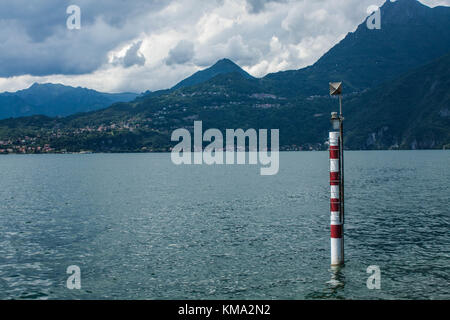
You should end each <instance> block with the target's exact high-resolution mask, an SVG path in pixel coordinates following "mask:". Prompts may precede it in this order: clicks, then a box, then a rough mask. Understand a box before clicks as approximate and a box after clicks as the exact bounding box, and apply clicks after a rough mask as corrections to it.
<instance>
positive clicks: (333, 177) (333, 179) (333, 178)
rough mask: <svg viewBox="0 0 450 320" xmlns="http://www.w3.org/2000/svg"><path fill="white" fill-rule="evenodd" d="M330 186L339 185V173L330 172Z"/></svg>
mask: <svg viewBox="0 0 450 320" xmlns="http://www.w3.org/2000/svg"><path fill="white" fill-rule="evenodd" d="M330 185H332V186H337V185H339V172H330Z"/></svg>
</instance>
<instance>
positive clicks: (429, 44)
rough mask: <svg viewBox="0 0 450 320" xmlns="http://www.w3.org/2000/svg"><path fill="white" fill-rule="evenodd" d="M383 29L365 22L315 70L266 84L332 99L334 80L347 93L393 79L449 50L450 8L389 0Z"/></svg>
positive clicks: (282, 90) (282, 75) (278, 75)
mask: <svg viewBox="0 0 450 320" xmlns="http://www.w3.org/2000/svg"><path fill="white" fill-rule="evenodd" d="M380 10H381V29H380V30H376V29H375V30H369V29H368V28H367V26H366V21H367V20H366V21H364V22H363V23H362V24H360V25H359V26H358V28H357V29H356V31H355V32H353V33H349V34H348V35H347V36H346V37H345V38H344V39H343V40H342V41H341V42H340V43H338V44H337V45H336V46H334V47H333V48H332V49H331V50H329V51H328V52H327V53H326V54H324V55H323V56H322V57H321V58H320V59H319V60H318V61H317V62H316V63H315V64H314V65H312V66H310V67H307V68H304V69H300V70H293V71H285V72H278V73H273V74H269V75H267V76H266V77H265V78H264V79H263V82H264V83H265V85H266V86H267V87H269V88H271V89H273V90H275V91H277V92H279V93H283V94H301V95H304V96H309V95H317V94H322V95H325V94H327V89H328V86H327V84H328V82H329V81H341V80H342V81H343V82H344V84H345V87H346V92H352V91H362V90H364V89H367V88H371V87H374V86H376V85H379V84H381V83H383V82H384V81H387V80H392V79H394V78H395V77H397V76H399V75H401V74H402V73H404V72H406V71H408V70H410V69H411V68H414V67H417V66H420V65H422V64H425V63H426V62H428V61H431V60H433V59H436V58H438V57H440V56H442V55H444V54H445V53H446V52H448V51H450V33H449V32H448V30H450V7H434V8H429V7H427V6H425V5H423V4H421V3H420V2H418V1H416V0H398V1H396V2H390V1H389V0H388V1H386V2H385V4H384V5H383V6H382V7H381V9H380Z"/></svg>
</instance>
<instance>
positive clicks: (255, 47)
mask: <svg viewBox="0 0 450 320" xmlns="http://www.w3.org/2000/svg"><path fill="white" fill-rule="evenodd" d="M388 1H389V0H388ZM421 2H422V3H424V4H426V5H429V6H436V5H450V0H421ZM337 3H339V4H337ZM383 3H384V0H345V1H336V0H272V1H271V0H69V1H66V0H39V1H34V0H14V1H11V0H0V92H1V91H16V90H18V89H23V88H26V87H28V86H30V85H31V84H32V83H34V82H53V83H63V84H66V85H72V86H82V87H88V88H93V89H96V90H99V91H104V92H121V91H134V92H142V91H145V90H158V89H164V88H168V87H171V86H173V85H174V84H176V83H177V82H178V81H180V80H182V79H183V78H185V77H187V76H189V75H190V74H192V73H193V72H195V71H197V70H199V69H203V68H205V67H208V66H210V65H211V64H213V63H214V62H215V61H217V60H218V59H221V58H230V59H232V60H233V61H234V62H236V63H237V64H239V65H240V66H241V67H243V68H244V69H245V70H246V71H248V72H249V73H250V74H252V75H253V76H256V77H261V76H264V75H265V74H267V73H270V72H276V71H280V70H289V69H298V68H301V67H305V66H307V65H310V64H312V63H314V62H315V61H316V60H317V59H318V58H320V56H321V55H322V54H324V53H325V52H326V51H327V50H328V49H330V48H331V47H332V46H333V45H335V44H336V43H337V42H339V41H340V40H341V39H342V38H343V37H345V35H346V34H347V33H348V32H350V31H354V30H355V29H356V27H357V25H358V24H359V23H361V22H362V21H363V19H364V18H365V17H366V16H367V8H368V7H369V6H371V5H377V6H380V5H381V4H383ZM69 5H77V6H78V7H79V8H80V9H81V28H80V29H68V28H67V24H66V22H67V19H68V18H69V16H70V14H67V12H66V10H67V7H69Z"/></svg>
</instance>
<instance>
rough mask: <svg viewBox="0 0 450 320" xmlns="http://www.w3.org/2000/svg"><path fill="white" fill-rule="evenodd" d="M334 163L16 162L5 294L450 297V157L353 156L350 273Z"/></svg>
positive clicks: (3, 271) (310, 155) (143, 158)
mask: <svg viewBox="0 0 450 320" xmlns="http://www.w3.org/2000/svg"><path fill="white" fill-rule="evenodd" d="M328 161H329V160H328V153H327V152H292V153H285V152H282V153H280V169H279V173H278V174H277V175H275V176H261V175H260V174H259V166H258V165H253V166H252V165H221V166H208V165H201V166H194V165H191V166H175V165H174V164H173V163H172V162H171V160H170V154H168V153H163V154H59V155H58V154H53V155H8V156H2V157H0V167H1V171H2V182H1V188H0V235H1V236H0V299H19V298H28V299H46V298H50V299H57V298H68V299H72V298H81V299H87V298H90V299H97V298H98V299H107V298H112V299H116V298H123V299H336V298H347V299H356V298H361V299H380V298H382V299H394V298H398V299H419V298H422V299H449V298H450V290H449V287H448V283H449V281H450V276H449V272H448V266H449V261H450V260H449V258H450V250H449V248H450V238H449V237H448V230H449V222H450V214H449V211H448V205H449V203H450V193H449V192H448V190H449V189H450V172H449V168H450V152H449V151H365V152H362V151H361V152H359V151H358V152H357V151H354V152H346V155H345V161H346V162H345V165H346V167H345V169H346V171H345V178H346V181H345V182H346V189H345V192H346V207H345V208H346V220H345V246H346V247H345V250H346V251H345V253H346V265H345V267H344V268H343V269H342V270H340V271H339V272H338V273H334V272H333V271H332V270H330V266H329V264H330V257H329V252H330V239H329V238H330V235H329V232H330V231H329V223H330V222H329V219H330V217H329V215H330V213H329V197H330V195H329V171H328V170H329V164H328ZM70 265H78V266H79V267H80V269H81V286H82V287H81V290H69V289H67V288H66V280H67V277H68V276H69V275H68V274H66V268H67V267H68V266H70ZM370 265H378V266H379V267H380V269H381V290H369V289H368V288H367V287H366V280H367V278H368V276H369V274H367V273H366V269H367V267H368V266H370Z"/></svg>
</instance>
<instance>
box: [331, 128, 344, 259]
mask: <svg viewBox="0 0 450 320" xmlns="http://www.w3.org/2000/svg"><path fill="white" fill-rule="evenodd" d="M340 155H341V152H340V133H339V131H332V132H330V189H331V195H330V213H331V219H330V229H331V265H332V266H338V265H342V264H344V235H343V225H342V222H343V221H342V219H341V217H342V216H341V191H342V190H341V162H340V159H341V156H340Z"/></svg>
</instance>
